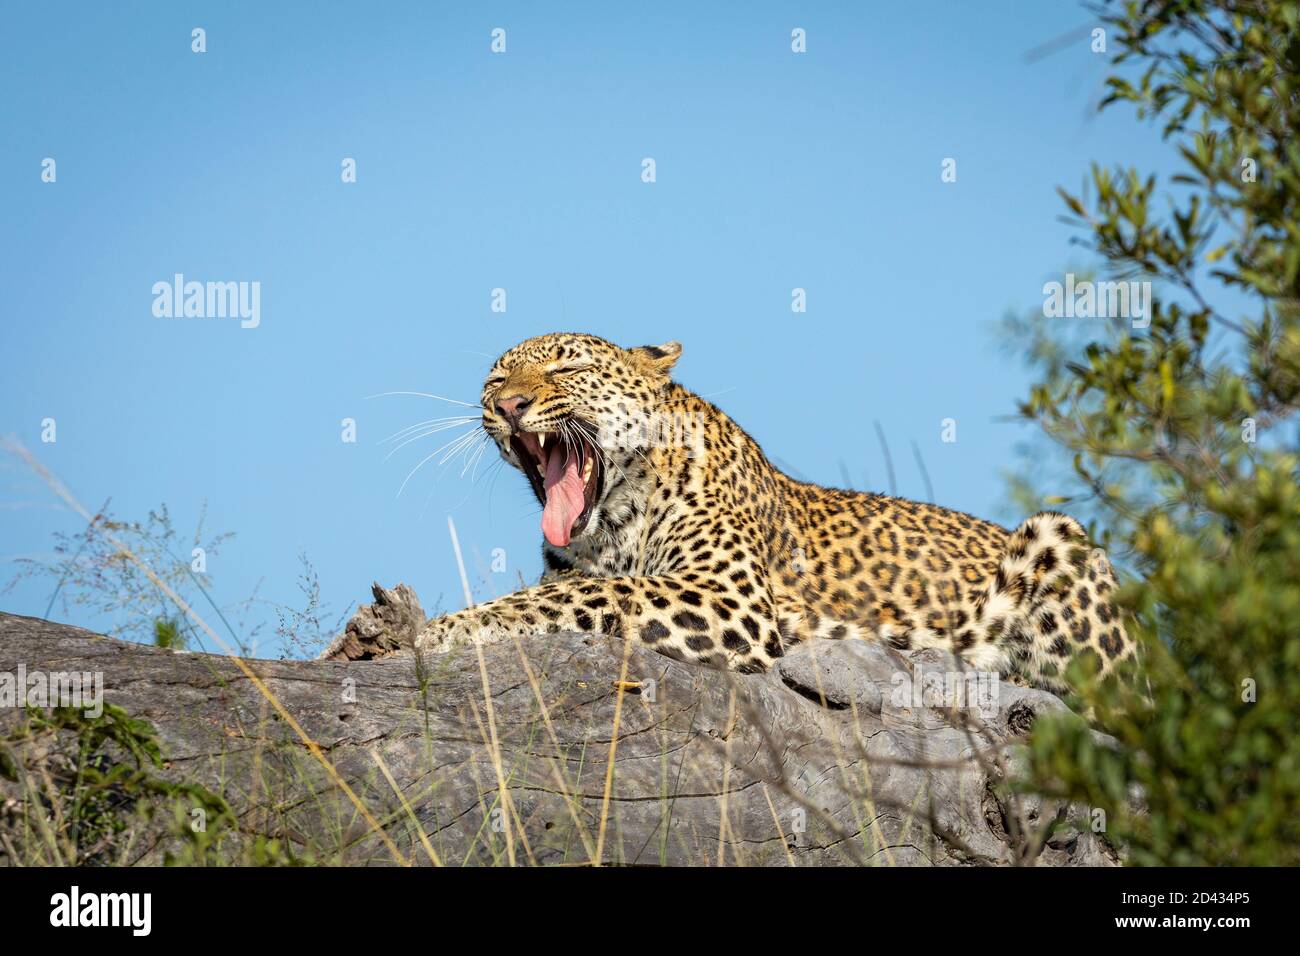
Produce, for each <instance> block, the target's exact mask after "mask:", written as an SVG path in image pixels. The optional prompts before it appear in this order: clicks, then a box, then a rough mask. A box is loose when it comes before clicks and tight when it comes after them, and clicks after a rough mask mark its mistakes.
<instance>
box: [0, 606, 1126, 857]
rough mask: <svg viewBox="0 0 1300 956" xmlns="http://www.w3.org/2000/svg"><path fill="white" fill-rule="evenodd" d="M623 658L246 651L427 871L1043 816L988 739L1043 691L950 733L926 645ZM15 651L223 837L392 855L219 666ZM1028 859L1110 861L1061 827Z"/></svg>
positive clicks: (737, 853)
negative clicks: (113, 717) (139, 750)
mask: <svg viewBox="0 0 1300 956" xmlns="http://www.w3.org/2000/svg"><path fill="white" fill-rule="evenodd" d="M480 651H481V653H482V666H480V658H479V652H480ZM624 653H625V649H624V647H623V645H622V643H621V642H619V641H616V640H614V639H611V638H608V637H600V636H583V635H576V634H560V635H550V636H539V637H536V638H534V639H532V640H529V641H527V642H524V643H522V644H516V643H514V642H509V641H507V642H503V643H498V644H493V645H490V646H485V647H482V648H480V649H476V648H472V647H468V648H458V649H456V650H453V651H451V652H450V653H447V654H444V655H427V656H426V657H425V658H423V660H422V661H417V660H416V658H415V657H414V656H413V655H412V654H411V653H410V652H405V653H402V654H398V655H396V656H392V657H387V658H384V659H381V660H372V661H351V662H333V661H252V662H250V664H251V666H252V667H253V668H254V670H255V672H256V673H257V674H258V675H259V676H260V677H261V678H262V680H264V681H265V683H266V686H267V687H268V688H269V689H270V691H271V692H272V693H273V694H274V695H275V696H276V697H277V698H278V700H279V701H280V702H282V704H283V705H284V707H285V708H286V709H287V710H288V712H289V713H291V714H292V715H293V716H294V717H295V718H296V719H297V721H298V722H299V723H300V724H301V726H302V728H303V729H304V730H305V732H306V733H307V734H309V735H310V736H311V737H312V739H314V740H315V741H316V742H317V743H319V745H320V746H321V748H322V749H323V751H324V754H325V756H326V757H327V759H328V760H329V761H330V762H331V763H332V764H333V766H334V767H335V768H336V769H337V770H338V772H339V773H340V774H341V775H342V777H343V778H344V779H346V780H347V781H348V782H349V783H350V784H351V786H352V787H353V788H355V790H356V792H357V794H358V795H359V797H360V799H361V800H362V801H363V802H364V803H365V805H366V806H367V807H368V808H369V809H370V810H371V811H372V812H373V814H374V815H375V817H377V818H378V819H379V820H380V821H381V822H382V824H383V826H384V829H385V830H386V832H387V833H388V834H389V835H390V836H391V838H392V840H393V841H394V842H395V844H396V845H397V848H398V850H399V852H400V854H401V855H402V856H403V857H404V859H406V860H410V861H411V862H413V863H415V864H427V863H429V862H430V860H431V854H430V850H431V851H432V856H436V857H437V858H438V859H439V860H440V861H441V862H443V863H448V864H460V863H462V862H469V863H505V862H510V861H511V860H512V859H513V860H514V861H515V862H517V863H521V864H529V863H538V864H564V863H568V864H582V863H588V862H589V861H591V860H592V859H597V858H598V859H600V860H601V861H603V862H605V863H614V864H628V865H655V864H665V863H666V864H716V863H718V862H724V863H727V864H736V863H740V864H764V865H788V864H791V863H793V864H794V865H801V866H808V865H825V864H841V863H853V862H869V863H872V864H891V863H892V864H929V863H934V864H973V863H1007V862H1010V861H1012V860H1013V859H1014V858H1015V856H1016V854H1017V853H1019V852H1022V851H1023V846H1022V845H1020V844H1022V842H1023V841H1018V840H1015V839H1013V838H1012V837H1011V836H1009V835H1008V831H1009V830H1010V831H1014V830H1015V828H1016V827H1015V824H1014V823H1012V822H1011V821H1012V819H1013V818H1015V819H1020V818H1023V820H1024V821H1025V822H1026V823H1028V824H1030V825H1031V826H1040V827H1041V826H1042V825H1043V824H1044V823H1045V822H1046V818H1047V815H1048V813H1049V812H1050V813H1051V814H1052V815H1055V814H1056V813H1057V812H1058V809H1059V808H1055V807H1047V806H1042V805H1038V804H1032V803H1031V804H1030V805H1027V806H1024V807H1021V808H1020V809H1019V810H1017V808H1016V806H1015V805H1013V804H1012V803H1011V802H1010V801H1009V800H1008V799H1006V798H1003V797H1000V796H998V795H997V794H996V793H995V788H994V786H993V785H992V782H993V781H994V780H995V779H996V778H997V777H998V775H999V771H998V769H997V767H996V766H995V759H998V755H1000V754H1003V755H1004V754H1005V753H1006V747H1005V746H1003V745H1007V744H1013V743H1014V741H1015V739H1016V737H1017V735H1018V734H1020V733H1022V732H1023V730H1024V728H1025V727H1027V725H1028V723H1029V722H1030V721H1031V720H1032V719H1033V715H1034V714H1035V713H1037V712H1039V711H1042V710H1044V709H1049V708H1060V707H1063V705H1062V704H1061V703H1060V701H1058V700H1057V699H1056V698H1054V697H1052V696H1051V695H1049V694H1046V693H1043V692H1040V691H1035V690H1029V689H1025V688H1019V687H1014V686H1012V685H1010V684H996V685H995V686H996V690H995V691H994V694H995V698H996V709H995V710H994V711H993V712H992V713H990V714H989V716H988V718H987V721H986V727H985V728H984V730H982V731H979V732H976V731H972V730H971V729H969V728H968V727H966V726H964V723H966V722H967V721H966V719H965V718H963V717H961V716H960V714H959V713H958V712H954V711H952V710H945V709H942V708H934V707H927V706H918V705H917V704H916V702H915V700H914V699H912V697H911V696H910V695H909V694H907V693H901V694H900V684H903V682H904V679H905V678H906V677H907V676H908V675H912V674H913V673H914V671H915V668H917V667H918V666H923V667H924V668H925V669H926V670H927V671H943V670H945V669H946V668H950V667H951V666H952V662H951V661H950V660H948V659H946V657H945V656H944V655H941V654H938V653H937V652H933V651H927V652H923V653H921V654H913V655H903V654H900V653H898V652H895V651H893V650H890V649H888V648H885V647H882V646H878V645H874V644H867V643H863V642H856V641H855V642H830V641H827V642H815V643H813V644H811V645H808V646H805V647H802V648H799V649H798V650H796V651H795V652H794V653H792V654H791V655H790V656H789V657H787V658H786V659H785V660H784V661H782V663H781V665H780V667H779V668H777V669H776V670H775V671H774V672H772V673H770V674H765V675H745V676H742V675H735V674H729V673H722V672H718V671H714V670H708V669H704V668H701V667H697V666H694V665H690V664H684V663H679V662H677V661H673V660H669V659H667V658H665V657H663V656H660V655H658V654H655V653H653V652H651V651H648V650H646V649H644V648H642V647H640V646H636V645H634V646H632V647H631V648H629V649H627V657H626V667H627V671H626V673H627V677H628V680H629V681H631V682H635V683H636V684H637V685H639V686H630V687H629V689H627V690H626V691H625V692H624V693H623V694H622V699H621V703H620V700H619V696H620V695H619V691H618V690H617V689H616V687H615V681H616V680H617V679H618V678H619V675H620V673H621V668H622V667H623V664H624ZM20 663H21V664H23V665H25V667H26V669H27V670H28V671H29V672H30V671H33V670H41V671H46V672H53V671H71V670H77V671H96V672H100V673H102V675H103V680H104V688H105V697H106V700H107V702H108V703H111V704H116V705H119V706H121V707H123V708H125V709H126V710H127V711H128V712H130V713H131V714H133V715H138V716H139V717H142V718H144V719H146V720H148V721H149V722H150V723H151V724H152V725H153V726H154V727H155V728H156V730H157V732H158V735H159V737H160V739H161V742H162V748H163V751H164V753H165V755H166V757H167V759H168V761H169V767H168V770H167V771H166V772H167V773H168V774H170V775H173V776H174V777H176V778H184V779H186V780H189V781H194V782H198V783H201V784H203V785H204V786H207V787H209V788H210V789H212V790H215V791H217V792H220V793H221V794H222V795H223V796H224V797H225V798H226V799H227V800H228V801H229V802H230V804H231V805H232V807H234V809H235V810H236V812H237V814H238V817H239V823H240V832H241V834H242V835H243V837H242V838H245V839H246V838H247V837H249V836H251V835H254V834H271V835H274V836H277V837H279V838H281V839H283V840H286V841H288V842H289V843H291V844H292V845H293V846H294V847H295V848H297V849H298V850H300V851H303V852H312V853H316V854H321V853H324V854H326V856H328V857H329V858H330V859H332V860H334V861H336V862H343V863H348V864H362V863H375V864H391V863H393V862H394V861H393V858H392V856H391V854H390V852H389V851H388V849H386V847H385V845H384V843H383V842H382V841H381V840H380V839H379V838H378V837H377V836H376V835H375V834H374V833H373V832H372V831H371V830H370V829H369V828H368V826H367V825H366V824H365V822H364V821H363V819H362V818H361V817H360V816H359V814H358V813H357V812H356V810H355V809H354V807H353V806H352V805H351V804H350V803H349V801H348V800H347V799H346V797H344V796H343V794H342V793H341V791H340V789H339V788H338V787H337V786H336V785H335V784H334V783H332V782H331V780H330V779H329V777H328V776H327V775H326V773H325V772H324V770H323V768H322V767H321V766H320V764H319V763H318V762H317V761H316V760H315V759H314V758H313V757H312V756H311V754H310V753H309V752H308V749H307V747H306V746H305V745H303V744H302V743H301V742H300V741H299V740H298V738H297V737H296V736H295V734H294V732H293V731H292V730H291V729H290V728H289V727H288V726H287V725H286V721H284V720H283V719H279V718H278V717H276V716H275V713H274V711H273V709H272V708H271V707H270V706H269V704H268V703H267V701H266V699H265V698H264V697H263V695H262V694H261V693H260V692H259V691H258V690H257V688H256V687H255V686H254V685H253V683H252V682H251V681H250V680H249V679H248V678H247V677H245V676H244V675H243V674H241V673H240V671H239V670H238V669H237V668H236V667H235V665H234V664H233V663H232V662H231V661H230V660H229V659H227V658H224V657H221V656H214V655H208V654H198V653H184V652H181V653H177V652H173V651H168V650H159V649H156V648H151V647H145V646H141V645H137V644H129V643H124V642H121V641H117V640H113V639H111V638H106V637H102V636H99V635H96V634H93V633H90V632H88V631H85V630H81V629H79V628H75V627H69V626H65V625H61V624H55V623H51V622H48V621H42V620H37V619H34V618H28V617H19V616H15V615H8V614H0V672H10V673H13V672H15V671H16V669H17V667H18V665H19V664H20ZM485 684H486V686H485ZM823 694H824V697H823V696H822V695H823ZM822 700H825V703H826V705H825V706H823V704H822V703H821V701H822ZM489 702H490V705H491V706H490V713H489V707H488V703H489ZM616 713H617V720H616ZM962 713H968V712H962ZM11 719H12V715H11V716H9V717H6V716H5V715H4V714H3V713H0V721H7V720H11ZM0 726H3V724H0ZM616 726H617V734H616V736H617V745H616V748H615V756H614V772H613V775H612V778H611V779H610V788H609V799H608V803H607V804H606V801H605V794H606V780H607V775H606V770H607V766H608V763H607V760H608V756H609V750H610V739H611V735H612V734H613V732H614V730H615V727H616ZM977 751H979V752H986V753H987V755H986V756H985V757H983V758H977V757H976V756H973V755H974V754H975V753H976V752H977ZM376 755H378V758H380V759H381V760H382V763H383V765H384V767H386V769H387V771H388V773H389V774H391V777H392V779H393V781H394V782H395V783H396V785H397V788H398V789H399V790H400V791H401V794H402V797H403V798H404V801H405V803H406V804H407V806H409V811H408V810H407V809H406V808H405V807H404V806H403V801H402V800H399V798H398V796H397V793H396V792H395V791H394V789H393V787H392V786H391V785H390V784H389V783H388V782H387V780H386V779H385V776H384V774H383V772H382V771H381V769H380V763H379V760H377V758H376ZM499 779H504V780H505V783H506V793H507V794H508V801H507V805H506V806H502V804H501V801H500V799H499V797H500V788H499V785H498V780H499ZM1062 812H1063V811H1062ZM602 819H603V820H604V826H603V832H602ZM421 833H422V834H423V838H422V837H421ZM425 839H427V841H428V845H427V847H426V845H425V842H424V840H425ZM163 849H164V844H163V843H162V842H148V841H146V842H144V843H142V844H141V845H140V846H139V847H138V850H136V851H135V852H133V854H132V857H131V859H132V860H133V861H136V862H156V861H157V860H158V859H159V858H160V854H161V853H162V851H163ZM331 853H332V854H333V855H332V856H330V854H331ZM0 857H3V849H2V848H0ZM1035 858H1036V859H1037V860H1038V862H1041V863H1048V864H1055V865H1074V864H1097V863H1107V862H1112V856H1111V854H1110V852H1109V849H1108V848H1107V847H1106V845H1105V844H1104V843H1103V842H1101V841H1100V840H1099V839H1098V838H1096V837H1095V836H1094V835H1093V834H1092V833H1091V832H1090V831H1089V830H1088V828H1086V827H1083V826H1080V827H1078V828H1077V829H1076V830H1072V831H1069V832H1066V833H1064V834H1057V835H1056V836H1054V837H1053V838H1052V840H1051V842H1050V844H1049V845H1047V846H1045V847H1044V848H1042V851H1041V853H1039V854H1035Z"/></svg>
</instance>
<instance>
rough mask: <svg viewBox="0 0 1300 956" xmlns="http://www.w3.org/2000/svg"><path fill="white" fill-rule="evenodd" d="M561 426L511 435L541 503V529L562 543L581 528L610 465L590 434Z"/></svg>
mask: <svg viewBox="0 0 1300 956" xmlns="http://www.w3.org/2000/svg"><path fill="white" fill-rule="evenodd" d="M566 432H567V433H561V432H522V431H516V432H513V433H512V434H511V435H510V447H511V448H512V449H513V450H514V453H515V457H516V458H517V459H519V463H520V464H521V465H522V466H523V470H524V474H526V475H527V476H528V482H529V484H530V485H532V488H533V494H535V495H537V500H538V501H539V502H540V503H541V505H542V534H544V535H545V536H546V540H547V541H549V542H550V543H551V544H553V545H555V546H556V547H558V548H563V547H566V546H567V545H568V544H569V542H570V541H572V540H573V539H574V538H575V537H577V536H578V535H580V534H582V531H583V529H584V528H586V526H587V521H588V520H590V518H591V511H592V508H594V507H595V505H596V502H597V501H599V500H600V494H601V490H602V489H603V488H604V484H605V469H604V467H603V464H602V461H601V455H600V453H599V451H598V450H597V449H596V448H594V447H593V445H592V444H591V442H590V440H588V439H586V438H581V437H576V436H573V435H572V434H571V433H572V429H569V430H566Z"/></svg>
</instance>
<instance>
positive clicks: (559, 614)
mask: <svg viewBox="0 0 1300 956" xmlns="http://www.w3.org/2000/svg"><path fill="white" fill-rule="evenodd" d="M681 354H682V347H681V345H680V344H679V343H678V342H667V343H665V344H662V345H651V346H637V347H631V348H623V347H620V346H618V345H616V344H614V343H613V342H611V341H608V340H606V339H604V338H601V337H599V336H596V335H592V334H588V333H578V332H565V333H550V334H544V335H539V336H536V337H533V338H529V339H527V340H526V341H524V342H522V343H520V344H518V345H515V346H514V347H512V348H510V349H508V350H507V351H506V352H505V353H504V354H502V355H501V356H500V358H498V359H497V360H496V361H495V363H493V365H492V367H491V369H490V371H489V373H488V375H487V378H486V381H485V382H484V385H483V389H482V395H481V401H480V407H481V409H482V420H481V427H482V429H483V431H484V432H485V433H486V436H487V437H488V438H489V439H490V440H491V442H492V443H493V444H494V445H495V447H496V450H497V451H498V452H499V454H500V456H501V458H502V459H503V460H504V462H505V463H506V464H507V465H508V466H510V467H512V468H514V469H516V470H518V471H520V472H522V474H523V475H524V476H525V477H526V480H527V483H528V485H529V487H530V488H531V490H532V492H533V494H534V495H535V497H536V499H537V502H538V505H539V506H540V507H541V522H540V524H541V532H542V560H543V565H544V568H545V571H544V573H543V574H542V576H541V579H540V580H539V582H538V583H537V584H535V585H532V586H529V587H525V588H523V589H521V590H519V591H516V592H514V593H511V594H507V595H504V596H501V597H497V598H495V599H493V600H489V601H486V602H484V603H480V604H476V605H473V606H471V607H467V608H465V609H464V610H460V611H456V612H453V613H449V614H445V615H443V616H441V617H438V618H435V619H433V620H431V621H429V622H428V623H427V624H426V625H425V627H424V628H423V630H422V631H421V632H420V633H419V634H418V635H417V636H416V638H415V646H416V647H417V648H419V649H431V650H447V649H449V648H452V647H454V646H457V645H459V644H465V643H473V642H480V643H482V642H491V641H496V640H501V639H504V638H506V637H511V636H513V637H515V638H519V639H526V638H528V637H530V636H533V635H537V634H548V633H558V632H564V631H569V632H580V633H588V634H592V633H597V634H607V635H612V636H614V637H616V638H619V639H622V640H624V641H636V642H639V643H641V644H643V645H645V646H647V647H649V648H651V649H653V650H655V651H657V652H659V653H661V654H664V655H666V656H668V657H671V658H674V659H676V660H679V661H687V662H694V663H697V664H700V665H704V666H709V667H716V668H723V669H726V670H731V671H737V672H740V673H757V672H763V671H766V670H768V669H769V668H771V667H772V666H773V665H774V663H776V662H777V661H778V660H779V659H780V658H782V657H783V656H784V655H785V654H786V652H787V651H789V650H790V649H791V648H792V647H793V646H795V645H797V644H799V643H801V642H807V641H809V640H810V639H813V638H829V639H832V640H841V639H861V640H867V641H876V642H881V643H883V644H886V645H888V646H889V647H892V648H895V649H897V650H899V651H909V650H920V649H926V648H932V647H937V648H942V649H945V650H947V651H949V652H951V653H952V654H953V655H955V657H956V658H957V659H958V660H959V661H960V662H961V663H962V665H963V666H969V667H970V668H972V669H973V670H979V671H996V672H997V673H998V674H999V675H1001V676H1002V677H1004V678H1006V679H1008V680H1013V681H1014V682H1016V683H1019V684H1022V685H1025V686H1030V687H1039V688H1042V689H1045V690H1048V691H1051V692H1055V693H1065V692H1067V691H1068V690H1069V687H1068V683H1067V680H1066V673H1067V670H1068V665H1069V664H1070V662H1071V661H1073V660H1075V659H1077V658H1079V657H1082V656H1085V655H1087V656H1091V657H1093V658H1094V664H1095V666H1096V667H1097V669H1098V670H1099V671H1100V673H1101V674H1102V675H1106V674H1108V673H1110V672H1111V671H1112V670H1113V669H1115V668H1117V667H1118V666H1119V665H1121V664H1122V663H1123V662H1125V661H1127V660H1129V659H1130V658H1132V656H1133V654H1134V642H1133V641H1132V640H1131V639H1130V638H1129V636H1128V635H1127V634H1126V633H1125V627H1124V624H1123V622H1122V621H1121V618H1120V613H1119V612H1118V611H1117V608H1116V603H1115V599H1114V598H1115V592H1116V588H1117V581H1116V578H1115V574H1114V570H1113V568H1112V567H1111V566H1110V564H1109V562H1108V561H1107V560H1106V559H1105V555H1104V552H1101V551H1100V549H1093V548H1090V547H1089V543H1088V536H1087V534H1086V532H1085V530H1084V528H1083V527H1082V526H1081V524H1080V523H1079V522H1078V521H1076V520H1075V519H1073V518H1071V517H1069V516H1067V515H1065V514H1062V513H1059V512H1055V511H1043V512H1040V513H1038V514H1034V515H1032V516H1031V517H1029V518H1027V519H1026V520H1024V521H1023V522H1022V523H1021V524H1020V525H1019V526H1017V527H1015V528H1014V529H1010V530H1008V529H1007V528H1004V527H1002V526H1000V525H998V524H995V523H993V522H990V521H986V520H982V519H980V518H976V517H973V516H971V515H969V514H966V513H964V512H961V511H956V510H952V509H949V508H944V507H941V506H938V505H935V504H930V503H924V502H919V501H912V500H908V499H906V498H902V497H896V496H894V495H886V494H883V493H877V492H869V491H860V490H853V489H844V488H831V487H822V486H820V485H816V484H811V483H809V482H806V481H802V480H798V479H796V478H794V477H791V476H790V475H788V474H785V473H784V472H783V471H782V470H781V469H780V468H778V467H777V466H776V465H774V464H773V462H772V460H771V459H770V458H769V457H768V456H767V455H766V454H765V453H764V451H763V449H762V448H761V447H760V446H759V443H758V442H757V441H755V440H754V439H753V438H752V437H750V435H749V434H748V433H746V432H745V430H744V429H742V428H741V427H740V426H739V425H738V424H737V423H736V422H734V421H733V420H732V419H731V418H730V417H729V416H728V415H727V414H726V412H724V411H722V410H721V409H720V408H718V407H717V406H715V405H714V404H712V403H711V402H709V401H707V400H706V399H704V398H702V397H700V396H699V395H697V394H695V393H693V392H692V391H690V390H689V389H687V388H686V387H684V386H683V385H681V384H679V383H677V382H676V381H674V379H673V377H672V370H673V368H674V366H675V365H676V363H677V361H678V359H679V358H680V357H681ZM489 447H490V446H489Z"/></svg>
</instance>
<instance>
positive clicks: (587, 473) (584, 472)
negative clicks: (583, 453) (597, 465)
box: [582, 458, 594, 483]
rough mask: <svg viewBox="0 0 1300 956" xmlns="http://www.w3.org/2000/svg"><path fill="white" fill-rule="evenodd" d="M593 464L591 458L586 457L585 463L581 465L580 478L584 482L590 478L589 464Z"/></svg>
mask: <svg viewBox="0 0 1300 956" xmlns="http://www.w3.org/2000/svg"><path fill="white" fill-rule="evenodd" d="M593 464H594V462H593V461H592V459H590V458H588V459H587V463H586V464H585V465H583V466H582V480H583V482H584V483H586V482H587V481H590V480H591V466H592V465H593Z"/></svg>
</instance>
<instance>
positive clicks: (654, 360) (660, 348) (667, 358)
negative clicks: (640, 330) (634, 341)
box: [627, 342, 682, 375]
mask: <svg viewBox="0 0 1300 956" xmlns="http://www.w3.org/2000/svg"><path fill="white" fill-rule="evenodd" d="M627 351H628V354H629V355H631V356H632V358H634V359H635V360H636V361H637V363H638V364H640V365H642V366H644V367H645V368H646V369H647V370H648V371H652V372H658V373H660V374H661V375H667V374H668V371H669V369H671V368H672V367H673V365H675V364H676V362H677V360H678V359H679V358H680V357H681V354H682V344H681V343H680V342H665V343H664V344H663V345H638V346H637V347H636V348H634V349H628V350H627Z"/></svg>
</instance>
